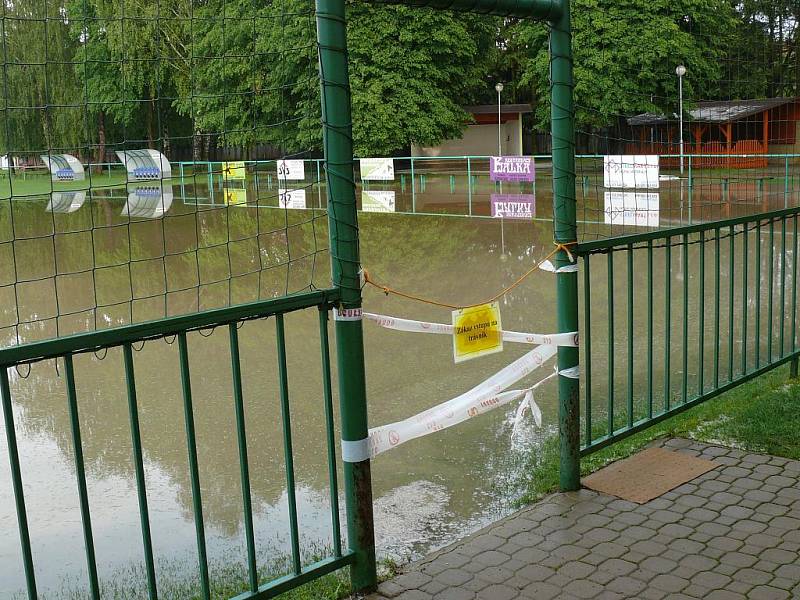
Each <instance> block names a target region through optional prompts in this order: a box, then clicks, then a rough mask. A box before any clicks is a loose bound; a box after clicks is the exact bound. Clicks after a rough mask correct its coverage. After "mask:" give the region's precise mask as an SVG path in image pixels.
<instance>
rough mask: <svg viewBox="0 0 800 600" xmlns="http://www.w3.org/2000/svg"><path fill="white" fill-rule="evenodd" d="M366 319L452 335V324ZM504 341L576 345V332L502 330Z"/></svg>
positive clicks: (377, 317) (386, 325) (371, 316)
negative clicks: (547, 332) (549, 332)
mask: <svg viewBox="0 0 800 600" xmlns="http://www.w3.org/2000/svg"><path fill="white" fill-rule="evenodd" d="M364 318H365V319H366V320H367V321H372V322H373V323H376V324H377V325H379V326H381V327H384V328H385V329H393V330H395V331H407V332H411V333H438V334H441V335H453V326H452V325H446V324H445V323H428V322H426V321H413V320H411V319H401V318H400V317H390V316H387V315H377V314H374V313H368V312H365V313H364ZM503 341H504V342H516V343H519V344H537V345H539V344H544V345H546V346H570V347H573V348H574V347H577V346H578V333H577V332H571V333H551V334H542V333H521V332H518V331H503Z"/></svg>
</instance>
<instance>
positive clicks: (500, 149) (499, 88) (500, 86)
mask: <svg viewBox="0 0 800 600" xmlns="http://www.w3.org/2000/svg"><path fill="white" fill-rule="evenodd" d="M494 89H495V90H496V91H497V156H503V142H502V141H501V138H500V92H502V91H503V84H502V83H500V82H499V81H498V82H497V84H495V86H494Z"/></svg>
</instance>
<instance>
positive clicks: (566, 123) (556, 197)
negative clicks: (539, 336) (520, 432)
mask: <svg viewBox="0 0 800 600" xmlns="http://www.w3.org/2000/svg"><path fill="white" fill-rule="evenodd" d="M561 11H562V13H561V14H560V15H559V16H558V17H557V18H556V19H555V20H553V21H552V22H551V31H550V65H551V79H552V87H551V92H550V93H551V131H552V138H553V234H554V241H555V242H556V243H558V244H572V245H574V244H575V243H576V242H577V239H578V237H577V235H578V231H577V216H576V206H575V123H574V119H575V114H574V110H573V103H572V87H573V79H572V32H571V24H570V2H569V0H563V2H562V3H561ZM569 264H570V260H569V255H568V254H567V252H566V251H564V250H563V249H562V250H560V251H559V252H558V253H557V254H556V256H555V266H556V268H557V269H559V268H561V267H565V266H567V265H569ZM556 302H557V304H558V324H557V326H558V331H559V332H570V331H578V274H577V272H575V271H572V272H562V273H558V274H557V275H556ZM577 366H578V348H567V347H563V346H562V347H560V348H559V349H558V369H559V371H561V372H563V371H566V370H567V369H571V368H573V367H577ZM578 392H579V386H578V379H577V378H575V377H574V376H573V377H570V376H567V375H563V374H561V375H559V376H558V398H559V416H558V428H559V439H560V445H561V467H560V476H559V483H560V486H561V489H562V490H563V491H569V490H577V489H578V488H579V487H580V484H581V482H580V475H581V465H580V406H579V394H578Z"/></svg>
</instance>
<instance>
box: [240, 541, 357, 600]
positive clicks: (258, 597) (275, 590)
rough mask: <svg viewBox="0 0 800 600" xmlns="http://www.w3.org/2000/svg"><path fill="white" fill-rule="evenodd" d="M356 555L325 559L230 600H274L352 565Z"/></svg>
mask: <svg viewBox="0 0 800 600" xmlns="http://www.w3.org/2000/svg"><path fill="white" fill-rule="evenodd" d="M355 558H356V555H355V553H353V552H349V551H348V552H345V553H344V554H343V555H342V556H340V557H333V558H326V559H324V560H321V561H318V562H315V563H313V564H310V565H308V566H307V567H306V568H305V569H303V570H302V571H301V572H300V573H299V574H297V575H286V576H285V577H280V578H278V579H274V580H272V581H270V582H269V583H265V584H263V585H261V586H260V587H259V588H258V591H257V592H255V593H254V592H244V593H243V594H239V595H238V596H236V597H234V598H231V600H266V599H267V598H275V597H276V596H279V595H281V594H283V593H285V592H288V591H289V590H291V589H294V588H296V587H299V586H301V585H305V584H306V583H308V582H310V581H313V580H315V579H319V578H320V577H322V576H323V575H327V574H328V573H333V572H334V571H338V570H339V569H341V568H343V567H347V566H348V565H352V564H353V563H354V562H355Z"/></svg>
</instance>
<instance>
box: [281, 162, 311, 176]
mask: <svg viewBox="0 0 800 600" xmlns="http://www.w3.org/2000/svg"><path fill="white" fill-rule="evenodd" d="M305 178H306V163H305V161H303V160H279V161H278V179H279V180H287V181H302V180H303V179H305Z"/></svg>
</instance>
